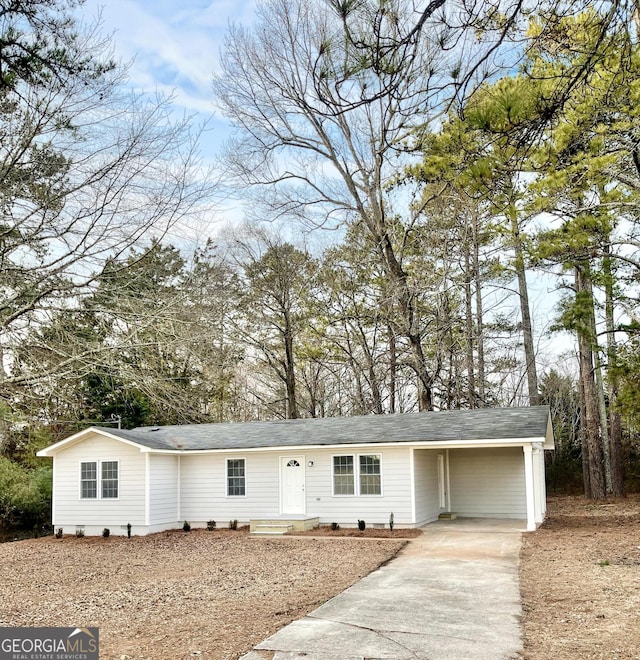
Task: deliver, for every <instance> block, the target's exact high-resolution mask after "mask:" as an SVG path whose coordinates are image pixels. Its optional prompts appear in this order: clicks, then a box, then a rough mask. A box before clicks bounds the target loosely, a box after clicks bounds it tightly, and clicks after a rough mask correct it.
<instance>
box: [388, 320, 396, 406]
mask: <svg viewBox="0 0 640 660" xmlns="http://www.w3.org/2000/svg"><path fill="white" fill-rule="evenodd" d="M388 333H389V412H390V413H391V414H393V413H395V411H396V379H397V369H398V363H397V359H396V336H395V334H394V332H393V328H392V327H391V326H388Z"/></svg>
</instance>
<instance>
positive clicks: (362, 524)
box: [358, 520, 367, 532]
mask: <svg viewBox="0 0 640 660" xmlns="http://www.w3.org/2000/svg"><path fill="white" fill-rule="evenodd" d="M366 527H367V524H366V523H365V521H364V520H358V529H359V530H360V531H361V532H364V530H365V528H366Z"/></svg>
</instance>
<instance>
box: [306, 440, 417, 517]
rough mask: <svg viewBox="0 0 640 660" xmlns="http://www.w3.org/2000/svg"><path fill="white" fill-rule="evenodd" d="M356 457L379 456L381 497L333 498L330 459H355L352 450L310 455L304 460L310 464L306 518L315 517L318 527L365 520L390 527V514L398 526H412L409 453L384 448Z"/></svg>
mask: <svg viewBox="0 0 640 660" xmlns="http://www.w3.org/2000/svg"><path fill="white" fill-rule="evenodd" d="M359 453H362V454H379V455H380V458H381V461H380V472H381V476H382V495H337V496H334V495H333V458H332V457H333V456H335V455H343V454H353V455H357V454H358V451H357V450H353V449H348V450H339V449H336V448H333V449H331V450H323V451H315V452H312V453H311V452H309V453H308V454H307V457H306V460H307V461H309V460H313V462H314V465H313V467H312V468H309V467H308V468H307V515H309V516H318V517H319V518H320V522H321V523H331V522H337V523H339V524H341V525H345V526H348V525H357V523H358V520H359V519H361V520H364V521H365V522H366V523H367V525H373V524H375V523H377V524H384V525H388V524H389V515H390V514H391V513H393V516H394V520H395V523H396V524H397V525H411V524H413V521H412V519H411V475H410V466H409V460H410V449H409V448H407V447H392V448H391V447H385V448H382V449H380V450H374V449H365V450H361V451H360V452H359Z"/></svg>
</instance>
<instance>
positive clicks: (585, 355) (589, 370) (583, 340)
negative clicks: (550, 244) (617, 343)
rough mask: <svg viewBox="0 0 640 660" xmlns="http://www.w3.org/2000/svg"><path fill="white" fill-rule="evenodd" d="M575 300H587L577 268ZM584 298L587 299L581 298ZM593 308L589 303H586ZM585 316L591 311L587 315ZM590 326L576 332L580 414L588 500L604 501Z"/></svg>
mask: <svg viewBox="0 0 640 660" xmlns="http://www.w3.org/2000/svg"><path fill="white" fill-rule="evenodd" d="M575 274H576V296H578V297H581V298H582V299H583V300H584V299H586V298H587V297H588V296H589V284H590V281H589V279H588V277H587V276H586V275H585V274H584V273H583V271H582V269H581V267H580V266H576V269H575ZM581 294H587V296H584V295H581ZM590 305H591V306H592V308H593V299H592V298H591V300H590ZM588 313H589V314H591V313H592V311H589V312H588ZM591 334H592V333H591V322H590V320H588V321H587V322H584V323H582V324H581V326H580V327H579V328H578V353H579V360H580V374H581V380H582V386H583V388H584V410H585V415H586V420H585V421H586V435H587V445H588V451H589V455H588V464H589V492H588V495H587V496H588V497H589V498H591V499H594V500H599V499H605V498H606V496H607V492H606V485H605V476H604V456H603V451H602V438H601V436H600V414H599V410H598V395H597V391H596V382H595V375H594V366H593V351H592V346H593V340H592V337H591Z"/></svg>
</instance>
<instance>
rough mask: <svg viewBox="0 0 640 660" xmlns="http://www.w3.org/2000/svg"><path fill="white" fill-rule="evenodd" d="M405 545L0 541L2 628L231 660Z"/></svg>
mask: <svg viewBox="0 0 640 660" xmlns="http://www.w3.org/2000/svg"><path fill="white" fill-rule="evenodd" d="M405 543H406V541H401V540H397V541H393V540H391V541H390V540H380V539H361V540H355V539H349V538H327V539H317V538H302V539H301V538H295V537H287V538H280V539H268V538H252V537H249V536H248V534H247V533H246V531H231V530H217V531H214V532H207V531H205V530H194V531H191V532H190V533H184V532H182V531H177V532H164V533H161V534H155V535H152V536H148V537H134V538H132V539H127V538H122V537H113V536H112V537H110V538H106V539H103V538H102V537H99V538H88V537H85V538H75V537H65V538H62V539H55V538H53V537H48V538H42V539H32V540H28V541H19V542H15V543H4V544H2V545H0V566H2V569H1V571H2V572H1V578H0V626H98V627H99V628H100V650H101V653H100V657H101V658H117V659H118V660H125V659H128V658H136V659H141V658H153V659H154V660H158V659H161V658H171V659H173V660H175V659H177V658H189V657H192V658H197V657H202V658H238V657H239V656H240V655H242V654H243V653H245V652H248V651H249V650H250V649H251V648H252V647H253V646H254V645H255V644H257V643H258V642H260V641H261V640H263V639H264V638H266V637H268V636H270V635H271V634H273V633H274V632H275V631H276V630H277V629H278V628H280V627H282V626H284V625H286V624H287V623H289V622H290V621H292V620H293V619H296V618H299V617H301V616H303V615H304V614H306V613H307V612H309V611H311V610H312V609H314V608H316V607H317V606H318V605H320V604H321V603H323V602H325V601H326V600H328V599H329V598H331V597H332V596H334V595H336V594H337V593H339V592H341V591H342V590H344V589H346V588H347V587H348V586H350V585H351V584H353V583H354V582H355V581H356V580H358V579H360V578H361V577H363V576H364V575H366V574H368V573H370V572H371V571H372V570H373V569H375V568H376V567H378V566H379V565H380V564H382V563H384V562H386V561H388V560H389V559H390V558H392V557H393V556H395V554H396V553H397V552H398V550H400V548H401V547H402V546H403V545H404V544H405Z"/></svg>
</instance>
